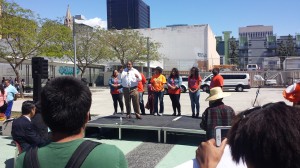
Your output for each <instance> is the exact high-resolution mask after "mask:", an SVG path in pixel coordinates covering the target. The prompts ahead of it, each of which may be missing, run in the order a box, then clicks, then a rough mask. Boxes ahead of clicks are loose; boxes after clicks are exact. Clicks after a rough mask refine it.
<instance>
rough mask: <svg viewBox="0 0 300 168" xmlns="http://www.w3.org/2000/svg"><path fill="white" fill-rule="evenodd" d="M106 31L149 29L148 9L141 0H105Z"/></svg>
mask: <svg viewBox="0 0 300 168" xmlns="http://www.w3.org/2000/svg"><path fill="white" fill-rule="evenodd" d="M106 3H107V4H106V5H107V28H108V29H118V30H121V29H140V28H150V7H149V6H148V5H147V4H146V3H144V2H143V1H142V0H107V1H106Z"/></svg>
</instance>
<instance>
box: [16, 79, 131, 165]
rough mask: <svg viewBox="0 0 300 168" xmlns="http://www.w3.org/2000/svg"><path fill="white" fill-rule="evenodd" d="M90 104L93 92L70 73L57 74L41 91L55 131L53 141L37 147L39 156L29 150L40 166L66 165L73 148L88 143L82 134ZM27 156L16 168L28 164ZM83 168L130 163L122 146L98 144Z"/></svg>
mask: <svg viewBox="0 0 300 168" xmlns="http://www.w3.org/2000/svg"><path fill="white" fill-rule="evenodd" d="M58 102H59V103H58ZM91 103H92V94H91V91H90V90H89V88H88V87H87V86H86V85H85V84H84V83H83V82H81V81H80V80H79V79H76V78H74V77H70V76H64V77H57V78H55V79H53V80H51V81H50V82H49V83H48V84H46V85H45V86H44V88H43V89H42V92H41V113H42V117H43V119H44V121H45V123H46V124H47V125H48V127H49V128H50V130H51V132H52V142H51V143H49V144H47V145H45V146H43V147H41V148H38V149H37V151H36V152H37V153H36V157H34V155H30V153H28V154H27V155H29V156H31V157H32V159H31V160H37V161H38V163H39V165H40V167H47V165H48V166H49V165H55V167H66V165H67V163H68V161H69V159H70V158H71V156H72V155H73V153H74V151H75V150H76V149H78V147H79V146H80V145H81V144H82V143H85V142H86V140H84V139H83V137H84V130H85V127H86V123H87V121H88V118H89V115H90V113H89V111H90V107H91ZM81 149H83V150H86V149H87V148H81ZM34 151H35V150H32V151H31V152H32V153H34ZM82 153H85V152H81V154H82ZM27 155H26V153H22V154H21V155H20V156H19V157H18V159H17V163H16V167H17V168H18V167H23V166H24V165H25V164H26V163H25V161H24V157H26V156H27ZM33 157H34V158H33ZM80 167H82V168H89V167H108V168H109V167H119V168H126V167H128V165H127V161H126V159H125V156H124V154H123V152H122V151H121V150H120V149H118V148H117V147H115V146H114V145H108V144H99V145H97V146H95V147H94V148H92V150H91V151H90V153H89V154H88V155H87V157H86V158H85V159H84V158H83V163H82V164H81V166H80Z"/></svg>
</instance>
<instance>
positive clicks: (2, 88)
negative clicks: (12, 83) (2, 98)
mask: <svg viewBox="0 0 300 168" xmlns="http://www.w3.org/2000/svg"><path fill="white" fill-rule="evenodd" d="M0 91H1V94H2V95H4V87H3V85H2V84H1V85H0Z"/></svg>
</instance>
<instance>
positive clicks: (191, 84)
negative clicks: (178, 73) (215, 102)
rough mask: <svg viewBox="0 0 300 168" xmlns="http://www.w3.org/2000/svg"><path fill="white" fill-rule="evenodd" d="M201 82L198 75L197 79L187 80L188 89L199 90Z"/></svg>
mask: <svg viewBox="0 0 300 168" xmlns="http://www.w3.org/2000/svg"><path fill="white" fill-rule="evenodd" d="M201 81H202V78H201V76H200V75H199V76H198V78H191V77H189V78H188V85H189V86H188V87H189V88H191V89H198V88H199V84H200V82H201Z"/></svg>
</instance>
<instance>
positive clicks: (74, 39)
mask: <svg viewBox="0 0 300 168" xmlns="http://www.w3.org/2000/svg"><path fill="white" fill-rule="evenodd" d="M75 19H76V20H84V16H83V15H75V16H73V43H74V71H73V75H74V77H75V78H77V74H76V33H75Z"/></svg>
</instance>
